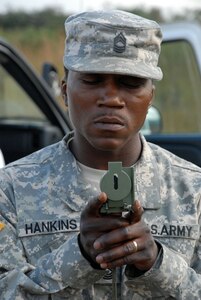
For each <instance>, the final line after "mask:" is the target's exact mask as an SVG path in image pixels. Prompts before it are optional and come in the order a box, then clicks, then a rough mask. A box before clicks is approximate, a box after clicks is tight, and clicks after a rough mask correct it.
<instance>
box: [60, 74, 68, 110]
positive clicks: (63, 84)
mask: <svg viewBox="0 0 201 300" xmlns="http://www.w3.org/2000/svg"><path fill="white" fill-rule="evenodd" d="M66 89H67V83H66V81H65V80H64V79H63V80H62V81H61V94H62V98H63V99H64V103H65V105H66V106H68V97H67V93H66Z"/></svg>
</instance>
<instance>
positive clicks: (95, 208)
mask: <svg viewBox="0 0 201 300" xmlns="http://www.w3.org/2000/svg"><path fill="white" fill-rule="evenodd" d="M106 201H107V195H106V193H104V192H101V193H100V195H99V196H98V198H96V199H93V200H91V201H89V202H88V203H87V205H86V207H85V209H84V211H83V215H89V216H90V215H92V216H94V215H97V214H99V211H100V208H101V206H102V205H103V204H104V203H105V202H106Z"/></svg>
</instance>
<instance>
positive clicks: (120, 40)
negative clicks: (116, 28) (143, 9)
mask: <svg viewBox="0 0 201 300" xmlns="http://www.w3.org/2000/svg"><path fill="white" fill-rule="evenodd" d="M113 50H114V51H115V52H117V53H123V52H124V51H125V50H126V38H125V36H124V35H123V33H119V34H118V35H117V36H115V38H114V47H113Z"/></svg>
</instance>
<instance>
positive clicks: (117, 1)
mask: <svg viewBox="0 0 201 300" xmlns="http://www.w3.org/2000/svg"><path fill="white" fill-rule="evenodd" d="M122 2H123V6H122ZM136 6H140V7H142V6H144V7H145V8H150V7H159V8H162V9H164V10H169V11H172V12H175V10H176V11H177V12H179V11H181V10H182V9H183V8H193V9H196V8H199V9H201V0H168V1H164V0H137V1H136V0H125V1H122V0H56V1H55V0H34V1H29V0H0V13H3V12H6V11H7V10H9V9H12V10H18V9H23V10H26V11H33V10H41V9H44V8H45V7H51V8H59V9H62V10H63V11H64V12H68V13H69V12H70V13H71V12H72V13H77V12H80V11H84V10H91V9H114V8H117V7H118V8H122V7H124V8H133V7H136Z"/></svg>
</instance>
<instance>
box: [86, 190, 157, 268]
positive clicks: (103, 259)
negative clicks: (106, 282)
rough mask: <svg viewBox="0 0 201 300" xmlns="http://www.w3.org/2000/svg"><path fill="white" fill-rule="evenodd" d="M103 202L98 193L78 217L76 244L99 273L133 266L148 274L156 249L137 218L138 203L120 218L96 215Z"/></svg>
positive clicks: (139, 214)
mask: <svg viewBox="0 0 201 300" xmlns="http://www.w3.org/2000/svg"><path fill="white" fill-rule="evenodd" d="M106 200H107V196H106V194H105V193H101V194H100V196H99V198H98V200H94V201H92V202H90V203H89V204H88V205H87V207H86V208H85V210H84V211H83V213H82V216H81V226H80V238H81V239H80V240H81V243H82V246H83V248H84V250H85V251H86V252H87V253H88V255H89V256H90V257H91V258H92V260H93V261H95V262H97V263H98V264H100V266H101V268H103V269H107V268H110V269H112V268H115V267H120V266H123V265H134V267H135V268H137V269H139V270H142V271H146V270H149V269H150V268H151V267H152V266H153V264H154V262H155V260H156V258H157V255H158V247H157V245H156V243H155V241H154V239H153V236H152V235H151V232H150V229H149V228H148V226H147V225H146V224H145V223H144V221H143V220H142V218H141V217H142V214H143V208H142V207H141V205H140V202H139V201H135V202H134V204H133V211H132V212H129V213H128V214H127V215H126V216H125V217H121V216H119V215H102V214H100V213H99V210H100V208H101V206H102V204H103V203H105V202H106Z"/></svg>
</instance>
